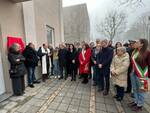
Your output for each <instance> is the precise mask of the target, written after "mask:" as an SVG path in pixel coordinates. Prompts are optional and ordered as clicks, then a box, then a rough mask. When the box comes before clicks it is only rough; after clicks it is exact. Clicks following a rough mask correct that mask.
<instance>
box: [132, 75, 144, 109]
mask: <svg viewBox="0 0 150 113" xmlns="http://www.w3.org/2000/svg"><path fill="white" fill-rule="evenodd" d="M131 83H132V89H133V93H134V102H135V103H136V104H137V106H139V107H142V106H143V105H144V101H145V96H146V93H145V92H140V91H139V78H138V77H137V75H136V73H135V72H133V73H132V75H131Z"/></svg>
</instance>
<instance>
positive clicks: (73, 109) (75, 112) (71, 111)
mask: <svg viewBox="0 0 150 113" xmlns="http://www.w3.org/2000/svg"><path fill="white" fill-rule="evenodd" d="M78 108H79V107H77V106H73V105H70V106H69V108H68V110H67V112H69V113H78Z"/></svg>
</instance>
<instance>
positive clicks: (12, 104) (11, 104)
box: [4, 102, 17, 110]
mask: <svg viewBox="0 0 150 113" xmlns="http://www.w3.org/2000/svg"><path fill="white" fill-rule="evenodd" d="M16 105H17V102H10V103H8V104H7V105H6V106H5V107H4V109H7V110H10V109H12V108H13V107H15V106H16Z"/></svg>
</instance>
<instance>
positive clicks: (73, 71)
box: [70, 64, 77, 80]
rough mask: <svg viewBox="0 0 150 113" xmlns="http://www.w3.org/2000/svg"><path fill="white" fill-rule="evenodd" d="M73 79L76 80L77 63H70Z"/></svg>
mask: <svg viewBox="0 0 150 113" xmlns="http://www.w3.org/2000/svg"><path fill="white" fill-rule="evenodd" d="M70 72H71V79H72V80H76V75H77V66H76V65H75V64H71V65H70Z"/></svg>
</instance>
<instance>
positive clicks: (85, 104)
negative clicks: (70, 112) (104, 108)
mask: <svg viewBox="0 0 150 113" xmlns="http://www.w3.org/2000/svg"><path fill="white" fill-rule="evenodd" d="M89 106H90V102H89V101H86V100H81V103H80V107H86V108H89Z"/></svg>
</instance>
